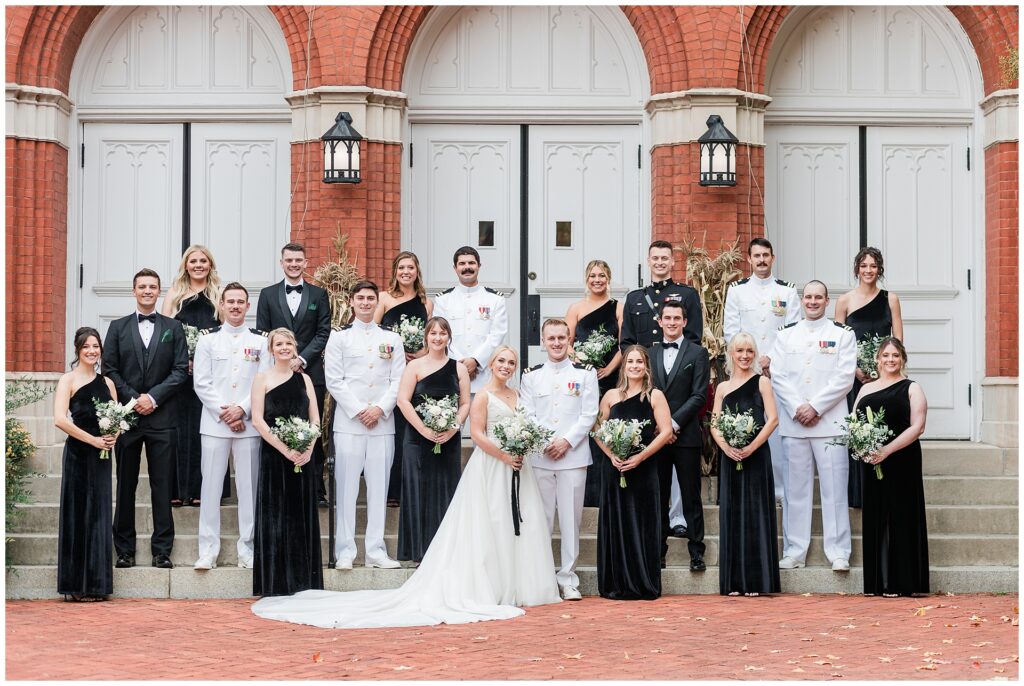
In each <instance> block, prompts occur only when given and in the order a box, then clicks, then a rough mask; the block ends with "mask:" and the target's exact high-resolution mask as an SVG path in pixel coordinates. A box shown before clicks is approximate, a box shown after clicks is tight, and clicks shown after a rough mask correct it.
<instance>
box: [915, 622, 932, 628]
mask: <svg viewBox="0 0 1024 686" xmlns="http://www.w3.org/2000/svg"><path fill="white" fill-rule="evenodd" d="M917 627H918V628H919V629H931V628H932V623H931V622H928V623H927V624H918V625H917Z"/></svg>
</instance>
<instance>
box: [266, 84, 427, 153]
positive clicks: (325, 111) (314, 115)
mask: <svg viewBox="0 0 1024 686" xmlns="http://www.w3.org/2000/svg"><path fill="white" fill-rule="evenodd" d="M285 100H286V101H287V102H288V104H289V105H290V106H291V110H292V138H291V140H292V142H293V143H301V142H305V141H313V140H319V139H320V136H321V135H323V133H324V132H325V131H327V130H329V129H330V128H331V127H332V126H333V125H334V120H335V117H337V116H338V112H348V113H349V114H351V115H352V126H353V127H354V128H355V130H356V131H358V132H359V133H361V134H362V135H363V138H365V139H366V140H368V141H374V142H379V143H401V142H402V112H403V110H404V109H405V107H406V104H407V102H408V98H407V97H406V95H405V93H401V92H399V91H387V90H381V89H379V88H367V87H365V86H321V87H319V88H311V89H309V90H304V91H293V92H291V93H288V95H286V96H285Z"/></svg>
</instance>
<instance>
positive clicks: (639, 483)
mask: <svg viewBox="0 0 1024 686" xmlns="http://www.w3.org/2000/svg"><path fill="white" fill-rule="evenodd" d="M618 377H619V383H618V385H617V386H616V387H615V388H613V389H611V390H610V391H608V392H607V393H605V394H604V398H603V399H602V400H601V414H600V415H599V420H603V419H623V420H626V421H629V420H631V419H636V420H639V421H644V420H646V421H649V422H650V424H648V425H647V426H646V427H644V429H643V432H642V436H643V443H644V448H643V449H642V450H640V451H639V452H638V453H637V454H635V455H633V456H631V457H630V458H629V459H628V460H623V461H620V460H619V459H618V458H616V457H615V455H614V454H613V453H612V452H611V451H610V450H608V447H607V446H605V445H604V444H603V443H601V441H596V443H597V445H598V447H599V448H600V449H601V450H602V451H603V453H604V459H602V460H601V462H600V465H601V467H600V468H601V471H602V476H601V483H602V491H601V502H600V510H599V511H598V519H597V589H598V592H599V593H600V594H601V597H602V598H609V599H611V600H654V599H655V598H657V597H659V596H660V595H661V509H660V508H661V496H660V490H659V486H658V465H657V459H654V460H651V459H648V458H651V457H656V456H657V454H658V451H659V450H661V448H662V446H664V445H665V444H666V443H668V440H669V439H670V438H671V437H672V415H671V413H670V412H669V407H668V401H667V400H666V399H665V394H664V393H662V392H661V391H659V390H658V389H657V388H654V382H653V380H652V378H651V360H650V357H649V356H648V352H647V349H646V348H644V347H643V346H640V345H631V346H629V347H628V348H626V353H625V355H623V356H622V364H621V365H620V367H619V374H618ZM622 477H625V479H626V487H625V488H623V487H622V486H621V484H620V478H622Z"/></svg>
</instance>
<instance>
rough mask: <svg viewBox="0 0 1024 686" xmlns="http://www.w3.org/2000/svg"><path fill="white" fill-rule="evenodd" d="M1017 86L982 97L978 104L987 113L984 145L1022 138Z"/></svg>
mask: <svg viewBox="0 0 1024 686" xmlns="http://www.w3.org/2000/svg"><path fill="white" fill-rule="evenodd" d="M1017 93H1018V91H1017V89H1016V88H1013V89H1008V90H1001V91H996V92H994V93H992V94H991V95H988V96H986V97H985V98H983V99H982V101H981V102H979V103H978V105H980V106H981V111H982V112H984V113H985V124H984V127H985V136H984V145H985V147H986V148H988V147H989V146H990V145H995V144H997V143H1016V142H1017V141H1018V140H1019V139H1020V133H1019V131H1020V122H1019V119H1018V118H1019V117H1020V108H1019V105H1018V100H1019V97H1018V95H1017Z"/></svg>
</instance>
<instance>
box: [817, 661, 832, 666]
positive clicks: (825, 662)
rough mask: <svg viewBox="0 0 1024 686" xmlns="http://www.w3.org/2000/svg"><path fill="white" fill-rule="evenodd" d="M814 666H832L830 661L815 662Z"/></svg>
mask: <svg viewBox="0 0 1024 686" xmlns="http://www.w3.org/2000/svg"><path fill="white" fill-rule="evenodd" d="M814 664H816V665H830V664H832V661H831V660H815V661H814Z"/></svg>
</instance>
